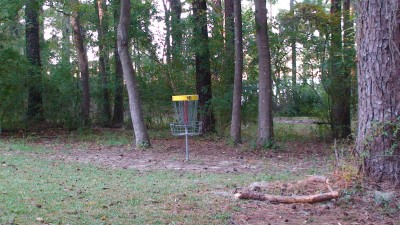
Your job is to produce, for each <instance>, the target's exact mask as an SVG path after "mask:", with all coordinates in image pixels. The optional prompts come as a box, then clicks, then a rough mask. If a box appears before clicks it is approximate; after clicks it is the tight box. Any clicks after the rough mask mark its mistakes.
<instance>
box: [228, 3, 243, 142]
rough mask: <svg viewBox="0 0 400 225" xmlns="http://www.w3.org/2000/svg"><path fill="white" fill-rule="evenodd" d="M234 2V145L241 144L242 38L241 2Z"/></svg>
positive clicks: (232, 124)
mask: <svg viewBox="0 0 400 225" xmlns="http://www.w3.org/2000/svg"><path fill="white" fill-rule="evenodd" d="M233 1H234V16H235V78H234V86H233V101H232V102H233V105H232V122H231V138H232V140H233V142H234V143H235V144H238V143H240V142H241V139H242V138H241V115H240V114H241V113H240V111H241V107H242V104H241V103H242V74H243V38H242V8H241V7H242V6H241V0H233Z"/></svg>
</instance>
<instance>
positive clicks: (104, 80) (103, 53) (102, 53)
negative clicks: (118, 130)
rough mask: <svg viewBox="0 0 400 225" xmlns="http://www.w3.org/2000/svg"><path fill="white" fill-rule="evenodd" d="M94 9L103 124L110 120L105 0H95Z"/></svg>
mask: <svg viewBox="0 0 400 225" xmlns="http://www.w3.org/2000/svg"><path fill="white" fill-rule="evenodd" d="M95 9H96V13H97V31H98V45H99V73H100V77H101V84H102V86H101V89H102V94H103V99H102V102H101V113H100V114H101V121H102V123H104V124H109V123H110V122H111V105H110V94H109V90H108V70H107V66H108V50H107V48H106V46H107V45H106V42H107V40H106V32H107V30H108V23H107V18H106V15H107V5H106V0H96V1H95Z"/></svg>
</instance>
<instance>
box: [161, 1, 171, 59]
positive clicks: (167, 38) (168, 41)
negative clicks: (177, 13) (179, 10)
mask: <svg viewBox="0 0 400 225" xmlns="http://www.w3.org/2000/svg"><path fill="white" fill-rule="evenodd" d="M162 2H163V6H164V20H165V48H166V53H165V58H166V60H167V64H168V65H170V64H171V59H172V56H171V55H172V54H171V19H170V18H171V16H170V15H171V12H170V10H169V9H168V7H167V3H166V1H165V0H163V1H162Z"/></svg>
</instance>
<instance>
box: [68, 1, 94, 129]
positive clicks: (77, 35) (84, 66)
mask: <svg viewBox="0 0 400 225" xmlns="http://www.w3.org/2000/svg"><path fill="white" fill-rule="evenodd" d="M71 3H72V4H76V5H77V4H79V3H78V1H77V0H73V1H71ZM75 8H79V7H77V6H75ZM71 25H72V29H73V33H74V42H75V48H76V52H77V58H78V64H79V70H80V74H81V77H80V78H81V85H82V122H83V124H84V125H85V126H87V125H89V124H90V92H89V65H88V58H87V52H86V48H85V45H84V35H83V32H82V26H81V23H80V18H79V12H78V11H74V12H72V16H71Z"/></svg>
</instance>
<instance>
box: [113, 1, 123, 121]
mask: <svg viewBox="0 0 400 225" xmlns="http://www.w3.org/2000/svg"><path fill="white" fill-rule="evenodd" d="M120 2H121V0H114V1H113V8H114V12H113V13H114V30H115V44H114V61H115V81H114V82H115V84H114V110H113V111H114V115H113V123H114V124H116V125H121V124H122V123H123V122H124V78H123V72H122V64H121V60H120V57H119V53H118V41H117V29H118V21H119V9H120Z"/></svg>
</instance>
